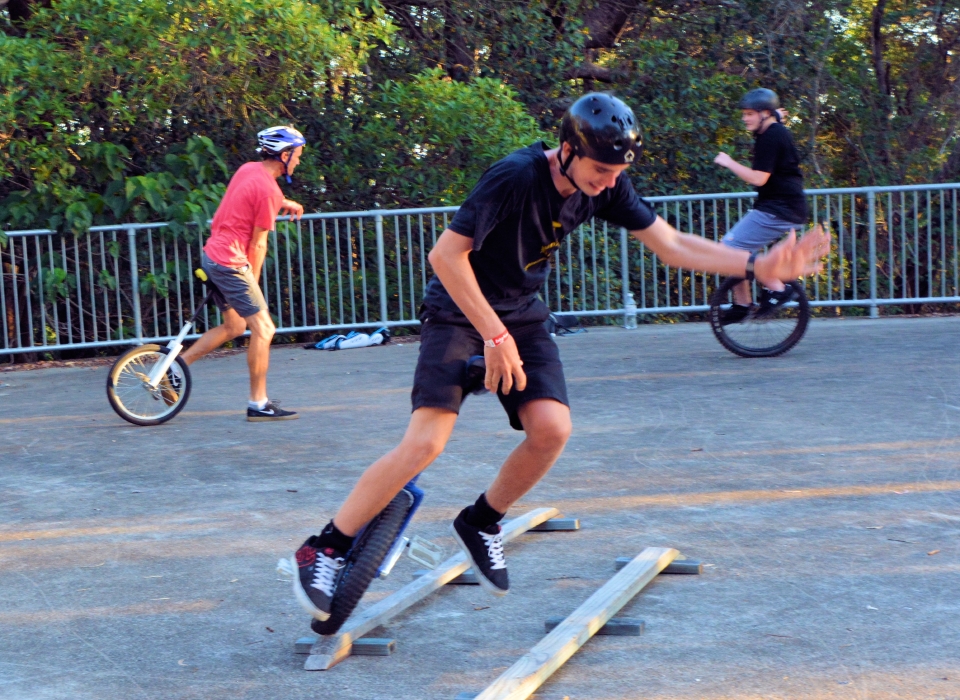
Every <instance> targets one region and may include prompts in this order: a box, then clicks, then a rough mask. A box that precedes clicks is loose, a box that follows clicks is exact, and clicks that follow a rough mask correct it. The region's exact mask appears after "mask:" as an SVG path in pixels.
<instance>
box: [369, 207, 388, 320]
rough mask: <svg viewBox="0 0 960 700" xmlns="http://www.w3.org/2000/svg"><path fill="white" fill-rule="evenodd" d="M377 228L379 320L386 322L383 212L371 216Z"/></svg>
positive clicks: (385, 265)
mask: <svg viewBox="0 0 960 700" xmlns="http://www.w3.org/2000/svg"><path fill="white" fill-rule="evenodd" d="M373 221H374V224H375V228H376V230H377V276H378V277H379V278H380V320H381V321H382V322H383V323H386V322H387V321H388V320H390V319H388V318H387V264H386V260H385V259H384V252H383V214H377V215H375V216H374V217H373Z"/></svg>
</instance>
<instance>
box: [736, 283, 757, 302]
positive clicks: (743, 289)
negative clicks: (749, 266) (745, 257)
mask: <svg viewBox="0 0 960 700" xmlns="http://www.w3.org/2000/svg"><path fill="white" fill-rule="evenodd" d="M733 300H734V301H735V302H736V303H738V304H739V305H740V306H750V304H752V303H753V294H751V292H750V283H749V282H747V281H746V280H744V281H743V282H741V283H740V284H738V285H737V286H736V287H734V288H733Z"/></svg>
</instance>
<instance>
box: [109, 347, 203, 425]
mask: <svg viewBox="0 0 960 700" xmlns="http://www.w3.org/2000/svg"><path fill="white" fill-rule="evenodd" d="M166 353H167V349H166V348H165V347H161V346H159V345H154V344H148V345H140V346H138V347H135V348H133V349H132V350H130V351H128V352H126V353H124V354H123V355H121V356H120V357H119V358H117V361H116V362H114V363H113V367H112V368H111V369H110V374H108V375H107V399H108V400H109V401H110V406H111V407H113V410H114V411H116V412H117V415H118V416H120V417H121V418H123V419H124V420H126V421H129V422H130V423H133V424H134V425H160V424H161V423H165V422H166V421H168V420H170V419H171V418H173V417H174V416H175V415H177V414H178V413H180V411H182V410H183V407H184V406H186V405H187V399H188V398H190V369H189V368H188V367H187V363H186V362H184V361H183V358H181V357H179V356H178V357H177V358H176V359H175V360H174V362H173V364H172V365H170V368H169V369H168V370H167V374H166V376H165V377H164V378H163V379H162V380H160V383H159V384H158V385H157V387H156V388H151V387H150V386H149V382H148V379H149V377H150V373H151V372H152V371H153V368H154V367H155V366H156V365H157V363H159V362H160V361H161V360H163V359H164V357H165V356H166Z"/></svg>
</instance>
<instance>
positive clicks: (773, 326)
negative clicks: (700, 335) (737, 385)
mask: <svg viewBox="0 0 960 700" xmlns="http://www.w3.org/2000/svg"><path fill="white" fill-rule="evenodd" d="M742 281H743V280H742V279H740V278H736V277H728V278H727V279H725V280H724V281H723V282H722V283H721V285H720V287H719V288H718V289H717V291H716V292H715V293H714V295H713V297H712V298H711V299H710V328H711V329H712V330H713V334H714V335H715V336H716V337H717V340H718V341H720V344H721V345H722V346H723V347H725V348H726V349H727V350H729V351H730V352H732V353H734V354H735V355H739V356H740V357H776V356H777V355H782V354H783V353H785V352H787V351H788V350H789V349H790V348H792V347H793V346H794V345H796V344H797V343H799V342H800V339H801V338H802V337H803V334H804V333H805V332H806V330H807V323H808V322H809V320H810V302H809V301H807V295H806V294H805V293H804V290H803V284H802V283H801V282H800V281H792V282H787V283H786V284H787V285H788V286H790V287H791V288H792V289H793V292H794V297H795V298H794V301H792V302H790V303H789V304H785V305H784V306H783V307H782V308H774V309H770V308H765V305H764V304H763V303H762V302H761V304H759V305H757V304H754V305H753V306H752V307H751V310H750V312H749V313H748V314H747V315H746V316H745V317H744V318H742V319H740V320H737V321H732V322H731V321H730V320H729V319H728V318H725V313H726V312H727V310H728V309H729V308H730V306H731V304H733V290H734V288H735V287H736V286H737V285H738V284H740V283H741V282H742Z"/></svg>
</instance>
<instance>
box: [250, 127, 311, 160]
mask: <svg viewBox="0 0 960 700" xmlns="http://www.w3.org/2000/svg"><path fill="white" fill-rule="evenodd" d="M257 143H258V144H260V148H258V149H257V152H258V153H262V154H263V155H266V156H275V155H277V154H278V153H282V152H283V151H286V150H287V149H289V148H296V147H297V146H304V145H306V143H307V140H306V139H305V138H303V134H301V133H300V132H299V131H297V130H296V129H294V128H293V127H292V126H271V127H270V128H269V129H264V130H263V131H261V132H260V133H259V134H257Z"/></svg>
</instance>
